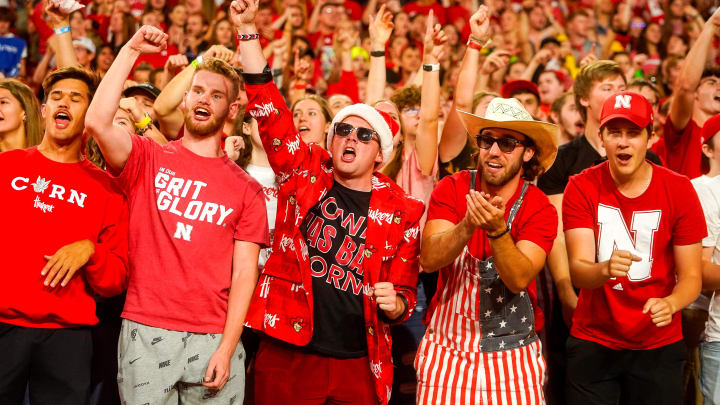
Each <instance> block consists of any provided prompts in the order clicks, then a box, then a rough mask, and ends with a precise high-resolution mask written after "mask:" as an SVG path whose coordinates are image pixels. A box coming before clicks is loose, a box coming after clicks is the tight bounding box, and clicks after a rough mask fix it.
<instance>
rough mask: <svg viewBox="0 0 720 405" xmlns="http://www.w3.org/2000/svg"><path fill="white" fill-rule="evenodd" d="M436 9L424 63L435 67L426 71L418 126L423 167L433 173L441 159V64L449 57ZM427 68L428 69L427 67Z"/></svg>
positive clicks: (429, 22) (427, 31) (428, 29)
mask: <svg viewBox="0 0 720 405" xmlns="http://www.w3.org/2000/svg"><path fill="white" fill-rule="evenodd" d="M432 13H433V12H432V10H431V11H430V15H429V16H428V18H427V26H426V27H425V44H424V50H423V52H424V53H425V54H424V55H423V65H429V66H432V71H430V72H428V71H423V72H422V73H423V74H422V87H421V96H420V123H419V127H418V134H417V141H416V142H415V149H416V150H417V157H418V164H419V166H420V171H421V172H422V173H423V174H424V175H426V176H430V175H431V174H432V171H433V167H435V162H436V161H437V152H438V147H437V145H438V118H437V117H438V115H440V64H439V61H440V60H441V59H443V58H444V57H445V52H444V45H445V43H446V42H447V36H446V35H445V33H444V32H443V30H442V27H441V26H440V24H436V25H435V27H434V28H433V25H432V22H433V20H434V19H433V18H432ZM423 70H424V69H423Z"/></svg>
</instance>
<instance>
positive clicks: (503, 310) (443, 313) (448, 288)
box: [415, 98, 560, 404]
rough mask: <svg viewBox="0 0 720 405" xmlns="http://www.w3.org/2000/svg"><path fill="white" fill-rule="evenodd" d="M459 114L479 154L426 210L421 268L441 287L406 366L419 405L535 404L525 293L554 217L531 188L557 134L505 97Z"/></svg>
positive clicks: (533, 338)
mask: <svg viewBox="0 0 720 405" xmlns="http://www.w3.org/2000/svg"><path fill="white" fill-rule="evenodd" d="M459 114H460V117H461V119H462V121H463V124H464V126H465V129H466V130H467V131H468V133H469V134H470V135H473V136H475V140H476V142H477V145H478V146H479V148H480V154H479V159H478V166H477V169H476V170H470V171H462V172H459V173H456V174H455V175H453V176H449V177H446V178H444V179H443V180H442V181H440V183H439V184H438V186H437V188H436V189H435V191H434V192H433V194H432V197H431V199H430V205H429V207H428V218H427V219H428V220H427V224H426V225H425V230H424V232H423V236H422V250H421V253H420V262H421V264H422V267H423V269H424V270H425V271H427V272H431V271H436V270H438V269H440V280H439V281H438V293H437V294H436V295H435V297H434V299H433V306H434V307H435V312H434V314H433V316H432V320H431V321H430V324H429V325H428V329H427V332H426V333H425V337H424V338H423V341H422V343H421V344H420V348H419V350H418V356H417V357H416V360H415V366H416V369H417V374H418V403H420V404H444V403H499V402H504V401H505V400H507V399H509V397H513V398H515V399H514V402H518V403H523V404H526V403H539V402H542V401H543V393H542V385H543V374H544V369H545V362H544V360H543V358H542V354H541V349H540V341H539V340H538V336H537V334H536V333H535V330H534V323H533V322H534V317H533V310H532V305H531V302H530V299H529V296H528V286H529V285H530V283H531V282H532V281H533V280H534V279H535V276H536V275H537V274H538V272H539V271H540V269H542V267H543V264H544V263H545V258H546V256H547V254H548V252H549V251H550V249H551V248H552V244H553V240H554V239H555V235H556V233H557V220H558V219H557V213H556V211H555V209H554V208H553V206H552V205H551V204H550V202H549V201H548V199H547V197H546V196H545V194H543V193H542V192H541V191H540V190H539V189H538V188H537V187H535V186H533V185H531V184H530V182H531V181H533V180H534V179H535V178H536V177H537V176H538V175H539V174H540V173H542V172H543V171H545V170H547V168H548V167H550V166H551V165H552V163H553V161H554V159H555V155H556V153H557V139H558V136H559V133H560V129H559V128H558V127H557V126H556V125H553V124H548V123H544V122H539V121H535V120H533V118H532V116H531V115H530V114H529V113H528V112H527V111H526V110H525V108H524V107H523V106H522V104H520V102H519V101H518V100H516V99H512V98H511V99H506V98H495V99H493V100H492V101H491V102H490V104H489V105H488V108H487V112H486V118H481V117H478V116H476V115H472V114H468V113H465V112H459Z"/></svg>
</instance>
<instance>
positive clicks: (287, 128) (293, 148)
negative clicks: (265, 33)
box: [230, 0, 327, 175]
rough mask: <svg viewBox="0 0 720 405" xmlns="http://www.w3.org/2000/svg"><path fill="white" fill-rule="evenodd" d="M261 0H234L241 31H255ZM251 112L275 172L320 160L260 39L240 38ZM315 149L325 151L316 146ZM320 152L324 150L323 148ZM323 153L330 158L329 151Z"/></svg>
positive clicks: (232, 7) (233, 12) (233, 16)
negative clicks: (307, 141)
mask: <svg viewBox="0 0 720 405" xmlns="http://www.w3.org/2000/svg"><path fill="white" fill-rule="evenodd" d="M258 2H259V0H234V1H233V2H232V3H231V4H230V18H231V19H232V21H233V23H234V24H235V26H236V27H237V30H238V33H240V34H252V33H255V32H257V31H256V29H255V13H256V12H257V8H258ZM238 50H239V51H240V54H241V55H242V66H243V75H244V78H245V90H246V92H247V96H248V111H247V112H248V113H249V114H250V115H252V116H253V117H255V119H256V120H257V122H258V129H259V132H260V138H261V140H262V143H263V147H264V148H265V152H266V153H267V155H268V160H269V161H270V166H271V167H272V168H273V170H274V171H275V173H277V174H278V175H280V174H287V175H290V174H292V172H293V170H294V169H298V168H300V167H303V166H304V165H308V164H313V163H318V164H319V162H317V161H313V160H312V156H310V155H311V151H310V147H309V146H308V145H306V144H305V142H303V141H302V139H300V134H299V133H298V131H297V129H296V128H295V125H294V123H293V120H292V114H291V113H290V110H289V109H288V107H287V106H286V105H285V100H284V99H283V97H282V95H281V94H280V92H279V91H278V89H277V87H276V86H275V84H274V83H273V82H272V74H271V73H270V69H269V68H268V69H266V67H267V61H266V60H265V57H264V56H263V54H262V48H261V47H260V42H259V41H258V40H257V39H253V40H249V41H240V43H239V44H238ZM313 148H314V150H316V151H322V149H321V148H319V147H317V146H314V147H313ZM320 153H325V152H324V151H322V152H320ZM324 156H326V157H327V154H325V155H324Z"/></svg>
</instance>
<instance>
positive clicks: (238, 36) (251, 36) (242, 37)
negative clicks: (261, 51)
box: [237, 33, 260, 41]
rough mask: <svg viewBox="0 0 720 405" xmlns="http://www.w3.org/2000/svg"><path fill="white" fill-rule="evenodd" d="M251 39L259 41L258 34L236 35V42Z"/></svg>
mask: <svg viewBox="0 0 720 405" xmlns="http://www.w3.org/2000/svg"><path fill="white" fill-rule="evenodd" d="M253 39H260V34H257V33H255V34H237V40H238V41H251V40H253Z"/></svg>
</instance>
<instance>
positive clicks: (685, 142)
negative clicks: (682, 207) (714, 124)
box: [663, 8, 720, 179]
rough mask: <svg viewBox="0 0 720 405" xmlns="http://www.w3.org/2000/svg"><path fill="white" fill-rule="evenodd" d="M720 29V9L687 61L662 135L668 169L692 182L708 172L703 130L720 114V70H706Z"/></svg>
mask: <svg viewBox="0 0 720 405" xmlns="http://www.w3.org/2000/svg"><path fill="white" fill-rule="evenodd" d="M719 28H720V8H718V9H717V10H715V13H714V14H713V15H712V16H711V17H710V19H709V20H708V21H707V22H706V23H705V25H704V27H703V30H702V32H701V33H700V36H699V37H698V39H697V40H696V41H695V43H694V44H693V46H692V48H690V51H689V52H688V54H687V57H686V58H685V63H684V64H683V70H682V72H681V73H680V75H679V76H678V78H677V82H676V83H675V92H674V94H673V101H672V105H670V114H668V117H667V121H666V122H665V130H664V132H663V137H664V140H665V146H666V148H667V150H668V153H667V157H666V161H667V166H668V168H670V169H672V170H675V171H676V172H678V173H681V174H684V175H686V176H688V177H689V178H691V179H694V178H696V177H699V176H701V175H702V174H703V173H704V172H706V171H707V170H708V168H707V167H703V165H702V144H703V142H704V140H703V139H702V136H701V132H702V127H703V125H705V121H707V120H708V118H710V117H712V116H713V115H715V114H718V113H720V69H718V68H717V67H713V68H708V69H705V61H706V60H707V58H708V54H709V52H710V49H711V48H712V46H713V42H714V38H715V36H716V35H717V34H718V32H719Z"/></svg>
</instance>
